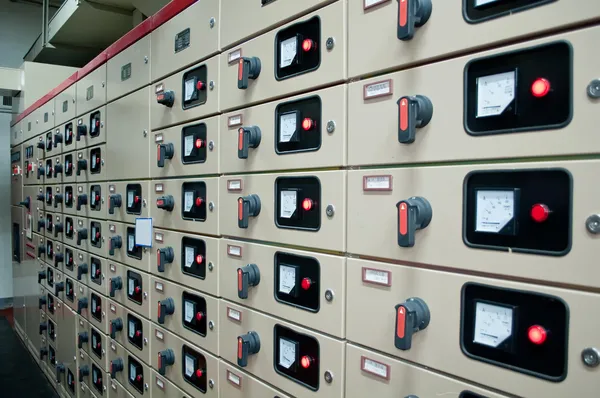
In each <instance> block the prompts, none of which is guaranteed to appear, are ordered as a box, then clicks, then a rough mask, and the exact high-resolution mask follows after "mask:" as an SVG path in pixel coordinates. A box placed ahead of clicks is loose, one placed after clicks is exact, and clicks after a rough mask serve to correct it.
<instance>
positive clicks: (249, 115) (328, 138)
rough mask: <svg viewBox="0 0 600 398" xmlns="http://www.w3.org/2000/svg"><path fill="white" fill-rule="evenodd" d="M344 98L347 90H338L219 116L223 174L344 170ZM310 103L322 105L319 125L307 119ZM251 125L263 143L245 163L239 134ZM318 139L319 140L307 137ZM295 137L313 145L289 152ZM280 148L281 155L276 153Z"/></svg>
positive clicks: (329, 89) (343, 88)
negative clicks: (241, 154) (316, 169)
mask: <svg viewBox="0 0 600 398" xmlns="http://www.w3.org/2000/svg"><path fill="white" fill-rule="evenodd" d="M346 96H347V94H346V86H345V85H339V86H335V87H331V88H327V89H324V90H319V91H315V92H311V93H308V94H303V95H298V96H295V97H292V98H286V99H284V100H279V101H273V102H269V103H267V104H263V105H257V106H254V107H251V108H245V109H240V110H238V111H233V112H230V113H227V114H224V115H223V116H222V117H221V140H220V144H221V146H220V148H221V149H220V158H221V172H223V173H245V172H250V171H266V170H293V169H306V168H319V167H339V166H344V165H345V164H346V119H347V115H346V109H347V105H346ZM308 101H310V104H313V103H315V104H316V106H318V108H319V111H318V112H319V119H318V120H317V119H315V118H314V116H313V118H310V117H309V118H305V117H304V116H307V114H306V109H307V106H308V105H307V104H308V103H309V102H308ZM280 109H281V110H280ZM294 112H295V113H294ZM313 119H314V120H313ZM304 123H309V124H307V125H306V126H307V130H304V127H303V125H304ZM252 126H256V127H258V128H259V129H260V133H261V139H260V144H259V145H258V146H256V147H255V148H250V149H249V150H248V157H247V158H246V159H241V158H240V157H239V155H238V146H239V140H240V134H243V133H244V132H243V130H242V131H240V130H241V129H244V128H245V129H248V128H249V127H252ZM290 134H292V135H291V136H290ZM315 135H316V136H319V137H320V138H319V139H317V140H315V139H314V138H309V137H311V136H315ZM294 136H296V137H297V139H298V140H299V141H302V140H305V142H309V140H310V144H309V146H308V147H307V149H301V150H290V151H285V150H284V149H283V145H286V144H287V143H288V142H290V141H291V140H292V139H293V137H294ZM313 141H314V142H315V143H314V144H313ZM317 143H318V144H317ZM280 146H281V147H282V150H281V151H280V150H279V149H278V148H279V147H280Z"/></svg>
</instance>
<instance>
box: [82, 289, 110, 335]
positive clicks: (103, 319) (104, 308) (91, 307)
mask: <svg viewBox="0 0 600 398" xmlns="http://www.w3.org/2000/svg"><path fill="white" fill-rule="evenodd" d="M93 288H94V286H90V289H88V297H87V299H88V311H87V320H88V322H89V323H90V325H91V326H94V327H96V328H98V330H100V331H101V332H102V333H104V334H108V333H109V330H108V316H107V313H108V299H107V298H106V296H103V295H102V294H101V293H99V292H97V291H96V290H94V289H93Z"/></svg>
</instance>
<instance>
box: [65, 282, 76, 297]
mask: <svg viewBox="0 0 600 398" xmlns="http://www.w3.org/2000/svg"><path fill="white" fill-rule="evenodd" d="M65 297H66V298H67V300H69V301H70V302H74V301H75V284H74V283H73V280H72V279H71V278H66V280H65Z"/></svg>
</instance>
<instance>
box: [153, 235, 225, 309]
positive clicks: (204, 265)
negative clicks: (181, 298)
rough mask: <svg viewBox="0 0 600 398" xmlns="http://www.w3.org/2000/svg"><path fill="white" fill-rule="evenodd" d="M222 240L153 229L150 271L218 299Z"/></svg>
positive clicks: (159, 276)
mask: <svg viewBox="0 0 600 398" xmlns="http://www.w3.org/2000/svg"><path fill="white" fill-rule="evenodd" d="M221 244H222V240H221V239H218V238H212V237H208V236H203V235H192V234H185V233H181V232H174V231H168V230H166V229H158V228H154V242H153V245H152V248H153V249H154V250H155V251H156V255H155V256H151V259H152V260H151V261H152V262H151V265H150V272H151V273H152V274H153V275H155V276H157V277H158V278H162V279H166V280H169V281H172V282H175V283H178V284H181V285H184V286H188V287H191V288H193V289H196V290H199V291H201V292H204V293H208V294H211V295H213V296H216V297H219V283H218V282H219V269H220V265H219V248H220V245H221Z"/></svg>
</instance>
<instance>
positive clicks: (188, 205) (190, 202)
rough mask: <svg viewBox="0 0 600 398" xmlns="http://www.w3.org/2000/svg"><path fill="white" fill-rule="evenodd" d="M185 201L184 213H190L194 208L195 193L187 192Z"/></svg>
mask: <svg viewBox="0 0 600 398" xmlns="http://www.w3.org/2000/svg"><path fill="white" fill-rule="evenodd" d="M184 195H185V196H184V201H183V207H184V210H183V211H186V212H187V211H190V210H191V209H192V206H194V192H192V191H187V192H185V194H184Z"/></svg>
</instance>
